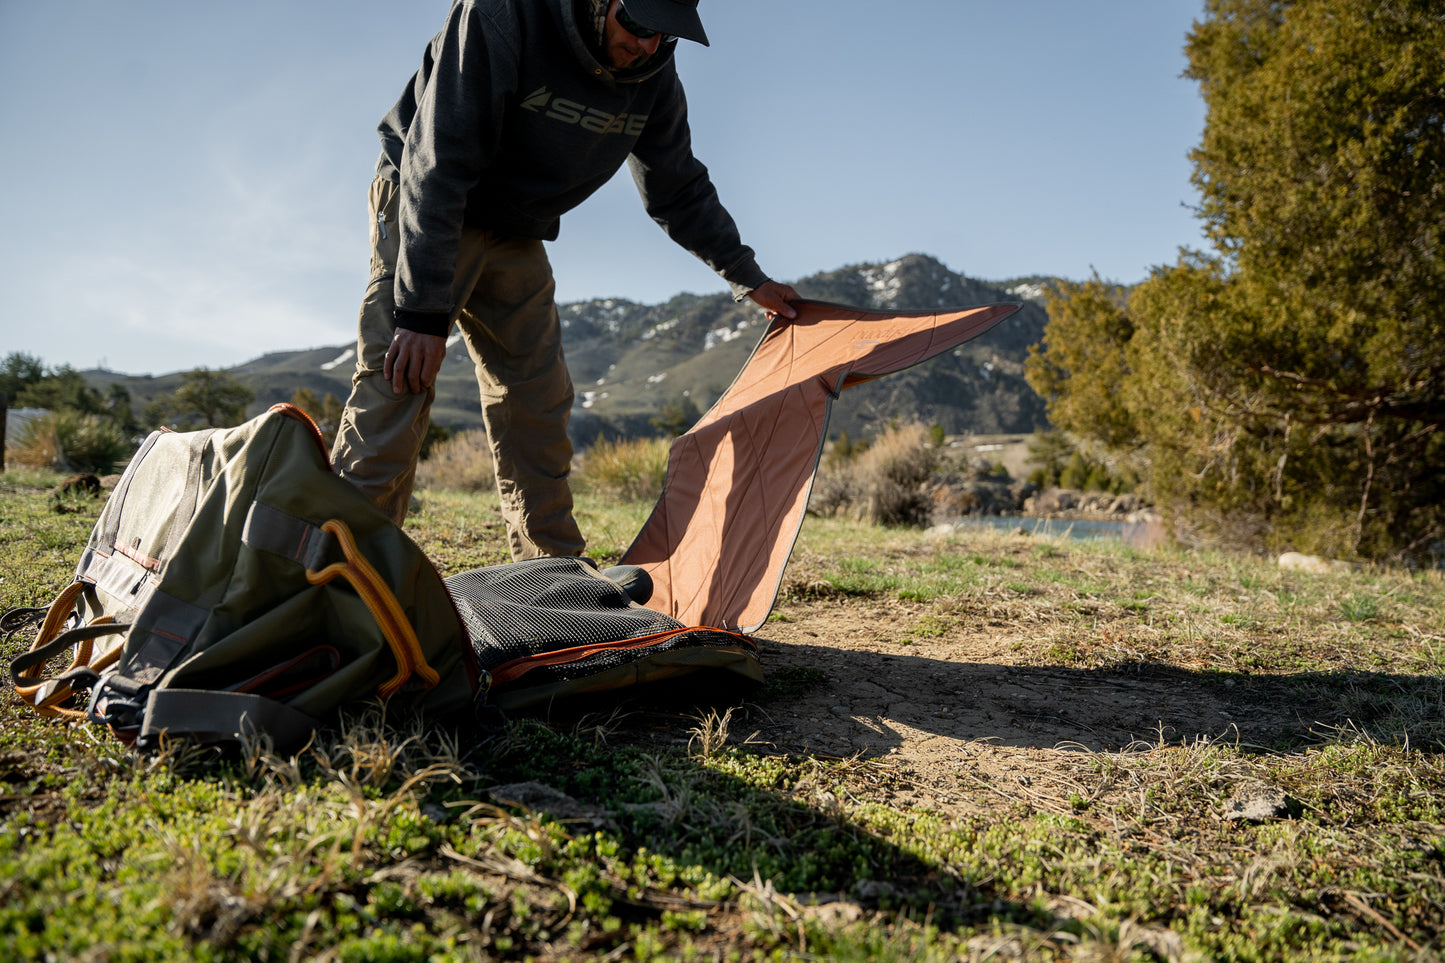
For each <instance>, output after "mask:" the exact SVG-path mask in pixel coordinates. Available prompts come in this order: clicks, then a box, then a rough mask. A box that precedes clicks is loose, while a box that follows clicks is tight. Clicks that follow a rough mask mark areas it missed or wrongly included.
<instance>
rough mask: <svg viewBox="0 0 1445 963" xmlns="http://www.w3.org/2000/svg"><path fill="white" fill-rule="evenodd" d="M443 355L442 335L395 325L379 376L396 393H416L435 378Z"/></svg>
mask: <svg viewBox="0 0 1445 963" xmlns="http://www.w3.org/2000/svg"><path fill="white" fill-rule="evenodd" d="M446 356H447V339H446V338H445V337H438V336H436V335H433V334H421V333H420V332H417V331H408V330H407V329H406V328H397V329H396V333H395V334H393V335H392V336H391V347H389V348H387V349H386V362H385V363H384V364H383V365H382V368H381V375H382V377H383V378H385V379H386V380H387V381H390V382H391V390H392V391H395V392H396V393H397V394H399V395H401V394H406V393H407V392H408V391H410V392H411V393H412V394H419V393H420V392H421V391H422V389H423V388H430V387H431V385H432V382H433V381H435V380H436V377H437V372H438V371H440V370H441V367H442V361H443V360H444V359H445V358H446Z"/></svg>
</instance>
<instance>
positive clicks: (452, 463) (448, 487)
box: [416, 428, 496, 492]
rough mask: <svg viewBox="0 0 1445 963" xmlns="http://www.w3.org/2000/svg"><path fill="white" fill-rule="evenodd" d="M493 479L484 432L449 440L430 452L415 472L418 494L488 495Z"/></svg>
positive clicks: (467, 433)
mask: <svg viewBox="0 0 1445 963" xmlns="http://www.w3.org/2000/svg"><path fill="white" fill-rule="evenodd" d="M495 479H496V471H495V469H494V467H493V465H492V451H491V448H490V447H488V445H487V432H486V430H485V429H483V428H473V429H471V430H470V431H464V432H461V433H460V434H458V435H454V436H453V437H451V438H448V439H447V440H446V441H444V442H442V443H441V444H439V445H437V446H436V447H435V448H434V449H432V453H431V455H430V456H429V457H428V458H427V459H426V461H423V462H422V463H421V464H419V465H418V466H417V469H416V487H417V489H418V490H421V491H426V490H441V491H452V492H486V491H491V489H492V486H493V485H494V484H495V483H496V481H495Z"/></svg>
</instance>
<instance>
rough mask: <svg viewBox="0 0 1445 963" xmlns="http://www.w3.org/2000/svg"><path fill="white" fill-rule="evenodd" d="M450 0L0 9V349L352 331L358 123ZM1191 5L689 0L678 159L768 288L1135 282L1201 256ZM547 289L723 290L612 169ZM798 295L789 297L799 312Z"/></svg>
mask: <svg viewBox="0 0 1445 963" xmlns="http://www.w3.org/2000/svg"><path fill="white" fill-rule="evenodd" d="M447 6H448V3H447V0H405V2H396V0H392V2H380V0H286V2H279V0H248V2H244V3H241V2H231V3H223V2H218V0H184V2H181V0H129V2H117V0H67V2H64V3H59V2H51V0H0V90H3V91H4V94H3V95H0V132H3V133H0V137H3V139H4V144H3V147H4V156H5V158H6V161H5V165H4V168H3V169H4V170H5V171H6V172H7V173H8V175H9V176H8V177H7V180H8V182H9V184H10V200H9V202H8V204H7V208H6V215H7V216H6V217H5V218H4V230H3V231H0V265H3V267H0V282H3V287H4V290H5V292H6V295H7V297H6V304H5V307H4V309H3V315H0V355H3V354H5V353H8V352H10V351H25V352H27V353H30V354H33V355H38V356H39V357H40V358H41V359H42V360H43V361H44V362H45V363H46V364H48V365H58V364H62V363H67V364H71V365H74V366H76V367H79V368H89V367H93V366H96V365H98V364H103V365H105V366H107V367H110V368H112V369H115V370H119V371H125V372H129V373H133V374H142V373H151V374H160V373H163V372H169V371H175V370H180V369H185V368H191V367H196V366H199V365H206V366H211V367H224V366H229V365H233V364H238V363H240V362H242V361H245V360H248V359H251V358H254V357H257V356H259V355H261V354H264V353H266V352H268V351H275V350H290V349H296V348H308V347H315V346H321V345H340V344H344V343H346V342H349V341H350V340H351V339H353V338H354V336H355V319H356V310H357V306H358V304H359V301H360V297H361V293H362V289H363V287H364V286H365V282H366V267H367V239H366V191H367V187H368V185H369V183H370V181H371V176H372V171H373V166H374V164H375V160H376V155H377V151H378V145H377V140H376V134H375V128H376V122H377V121H378V120H379V119H380V117H381V115H382V114H383V113H385V112H386V110H387V109H388V108H389V107H390V106H391V104H392V103H393V101H394V100H395V99H396V96H397V94H398V93H399V92H400V91H401V89H402V87H403V85H404V84H405V83H406V81H407V79H408V78H409V77H410V75H411V73H412V72H413V71H414V70H415V69H416V67H417V66H418V64H419V63H420V60H421V53H422V50H423V48H424V46H425V44H426V42H427V40H429V39H430V37H431V36H432V34H434V33H435V32H436V30H437V29H438V28H439V27H440V26H441V24H442V21H443V19H444V16H445V12H446V9H447ZM1201 9H1202V3H1201V0H1107V2H1100V3H1079V2H1077V0H1013V2H1011V3H1007V4H1001V3H992V2H990V3H985V2H982V0H871V2H863V0H704V2H703V4H702V13H703V18H704V21H705V23H706V25H707V30H708V34H709V36H710V37H711V39H712V46H711V47H710V48H703V47H699V46H696V45H693V44H687V43H683V44H680V45H679V46H680V49H679V53H678V61H679V70H680V72H681V75H682V78H683V82H684V84H685V86H686V89H687V92H688V100H689V106H690V110H691V119H692V129H693V140H694V146H695V148H696V150H697V153H698V156H699V157H701V158H702V159H703V161H704V162H705V163H707V165H708V166H709V168H710V169H711V170H712V173H713V179H714V181H715V183H716V184H717V186H718V190H719V192H720V194H721V195H722V198H723V202H724V203H725V204H726V205H727V207H728V208H729V210H731V211H732V213H733V216H734V217H735V218H736V219H737V221H738V223H739V225H740V227H741V229H742V233H743V239H744V240H745V241H746V242H747V243H748V244H750V245H752V246H753V247H754V248H755V249H756V250H757V252H758V258H759V261H760V263H761V264H762V266H763V269H764V270H766V271H768V272H769V273H770V274H771V275H772V276H774V277H776V278H779V279H782V280H789V281H791V280H794V279H797V278H800V277H804V276H806V275H808V274H812V273H815V272H817V271H823V270H831V269H834V268H838V267H842V266H843V265H846V264H854V263H859V262H865V261H885V260H891V259H893V258H896V257H899V256H901V255H903V254H907V253H909V252H914V251H917V252H923V253H927V254H931V255H934V256H936V257H938V258H939V259H941V260H942V261H943V262H944V263H946V264H947V265H948V266H949V267H951V268H952V269H954V270H955V271H961V272H963V273H964V274H967V275H969V276H971V277H978V278H984V279H994V280H996V279H1003V278H1009V277H1015V276H1019V275H1024V274H1035V273H1037V274H1055V275H1062V276H1065V277H1072V278H1081V277H1085V276H1087V275H1088V274H1089V273H1090V271H1091V270H1094V269H1097V270H1098V272H1099V273H1100V274H1101V275H1103V276H1104V277H1106V278H1111V279H1114V280H1119V281H1125V282H1129V281H1136V280H1139V279H1140V278H1142V277H1143V276H1144V275H1145V273H1146V272H1147V270H1148V268H1149V267H1150V266H1151V265H1154V264H1162V263H1168V262H1172V261H1173V260H1174V258H1175V256H1176V251H1177V249H1178V248H1179V247H1180V246H1182V245H1183V246H1197V245H1199V244H1200V243H1201V242H1200V232H1199V227H1198V222H1197V221H1196V220H1195V218H1194V217H1193V215H1192V213H1191V212H1190V209H1189V206H1190V205H1192V204H1193V203H1194V200H1195V194H1194V191H1193V189H1192V187H1191V185H1190V183H1189V172H1190V168H1189V163H1188V159H1187V153H1188V151H1189V149H1190V148H1191V147H1192V146H1193V145H1194V144H1195V143H1197V141H1198V139H1199V133H1200V130H1201V125H1202V122H1203V105H1202V103H1201V101H1200V99H1199V95H1198V90H1197V88H1196V86H1195V85H1194V84H1193V83H1192V82H1189V81H1186V80H1183V79H1181V78H1180V72H1181V71H1182V70H1183V69H1184V65H1185V64H1184V56H1183V52H1182V48H1183V44H1184V40H1185V35H1186V33H1187V32H1188V30H1189V28H1190V25H1191V23H1192V22H1193V20H1194V18H1195V17H1196V16H1198V15H1199V14H1200V12H1201ZM550 253H551V257H552V261H553V266H554V268H555V271H556V274H557V282H558V285H557V286H558V298H559V300H562V301H574V300H581V299H584V298H591V297H624V298H630V299H633V300H636V301H644V302H657V301H662V300H665V299H666V298H668V297H670V296H671V295H673V294H676V293H678V292H680V291H693V292H699V293H707V292H715V291H722V290H724V287H725V286H724V285H723V283H722V281H721V280H719V279H718V278H717V277H716V276H715V275H713V274H712V272H711V271H709V270H708V269H707V268H706V267H704V266H703V265H702V264H701V263H699V262H697V261H696V260H694V259H693V258H692V257H691V255H689V254H687V253H686V252H684V251H682V250H681V249H679V248H677V247H675V246H674V245H672V243H671V242H670V241H668V240H667V238H666V237H665V236H664V235H663V234H662V232H661V231H660V230H658V228H657V227H656V226H655V225H654V224H653V223H652V222H651V221H650V220H649V219H648V218H647V217H646V215H645V214H644V213H643V211H642V208H641V205H640V204H639V203H638V200H637V196H636V193H635V191H634V189H633V187H632V183H631V180H630V178H629V177H628V176H627V174H626V171H625V170H624V171H623V172H622V174H621V175H620V177H619V178H618V179H616V180H614V181H613V182H612V183H611V184H609V185H608V186H607V187H606V188H604V189H603V190H602V191H601V192H600V193H599V194H598V195H596V196H595V197H593V198H592V199H591V200H590V201H588V202H587V203H586V204H585V205H583V207H581V208H579V209H578V210H577V211H574V212H573V213H572V214H570V215H568V216H567V217H566V218H564V220H563V222H562V236H561V239H560V240H559V241H558V242H557V243H555V244H553V245H551V246H550ZM803 293H804V294H806V293H807V292H806V290H804V292H803Z"/></svg>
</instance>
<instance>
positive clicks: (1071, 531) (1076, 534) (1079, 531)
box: [949, 515, 1164, 548]
mask: <svg viewBox="0 0 1445 963" xmlns="http://www.w3.org/2000/svg"><path fill="white" fill-rule="evenodd" d="M949 524H951V525H952V526H953V527H954V528H955V529H956V530H957V531H960V532H966V531H968V530H969V529H971V528H991V529H995V530H998V531H1005V532H1014V531H1020V530H1022V531H1025V532H1028V533H1029V534H1030V535H1042V536H1047V537H1050V538H1116V539H1119V540H1120V541H1122V542H1124V544H1126V545H1135V546H1138V547H1140V548H1143V547H1145V546H1149V545H1157V544H1159V543H1160V542H1161V541H1163V537H1164V530H1163V527H1162V526H1161V525H1160V524H1159V523H1158V522H1125V521H1113V520H1110V521H1095V520H1092V519H1062V518H1030V517H1028V516H1023V515H981V516H969V517H966V518H956V519H953V520H951V521H950V522H949Z"/></svg>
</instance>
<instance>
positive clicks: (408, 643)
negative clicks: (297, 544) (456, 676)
mask: <svg viewBox="0 0 1445 963" xmlns="http://www.w3.org/2000/svg"><path fill="white" fill-rule="evenodd" d="M321 529H322V531H326V532H330V533H331V534H332V535H334V536H336V540H337V541H338V542H340V543H341V552H342V554H343V555H345V556H346V561H344V562H334V563H332V564H331V565H328V566H326V567H325V568H323V569H321V570H320V571H314V570H312V569H307V570H306V580H307V581H308V582H310V583H311V584H312V585H324V584H325V583H327V582H329V581H331V580H332V579H334V578H336V577H337V576H338V575H340V576H341V577H343V578H345V579H346V581H347V582H349V583H350V584H351V587H352V588H354V589H356V594H357V595H359V596H361V601H362V602H363V603H365V605H366V608H367V610H368V611H370V612H371V616H372V618H374V619H376V624H377V625H378V626H379V627H380V628H381V634H382V635H384V636H385V637H386V644H387V645H388V646H389V647H390V648H391V654H392V655H393V656H395V657H396V675H394V676H392V678H391V679H390V680H388V681H387V682H385V683H383V684H382V685H381V686H380V687H378V689H377V690H376V692H377V695H379V696H381V698H383V699H389V698H391V697H392V696H393V695H395V694H396V692H397V690H399V689H400V688H401V687H402V686H403V685H405V684H406V681H407V680H408V679H410V678H411V677H412V674H413V673H415V674H416V675H419V676H420V677H421V679H422V681H423V682H425V683H426V687H427V688H428V689H431V688H435V687H436V685H437V684H438V683H439V682H441V674H440V673H438V672H437V670H436V669H433V668H432V667H431V666H430V665H428V664H427V661H426V656H425V655H424V654H423V653H422V651H421V643H419V642H418V641H417V638H416V632H415V631H413V630H412V627H411V623H410V622H408V621H407V618H406V613H405V612H403V611H402V608H401V603H400V602H398V601H397V600H396V595H395V594H394V593H393V592H392V591H391V589H390V588H389V587H388V586H387V584H386V582H384V581H383V580H382V578H381V575H380V574H379V573H378V572H377V571H376V569H375V568H373V567H372V565H371V563H370V562H368V561H367V560H366V557H365V556H363V555H362V554H361V551H360V550H359V549H358V548H357V547H356V540H355V539H354V538H352V536H351V529H349V528H347V527H346V523H345V522H343V521H342V520H341V519H339V518H333V519H331V520H330V521H328V522H325V523H323V524H322V526H321Z"/></svg>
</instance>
